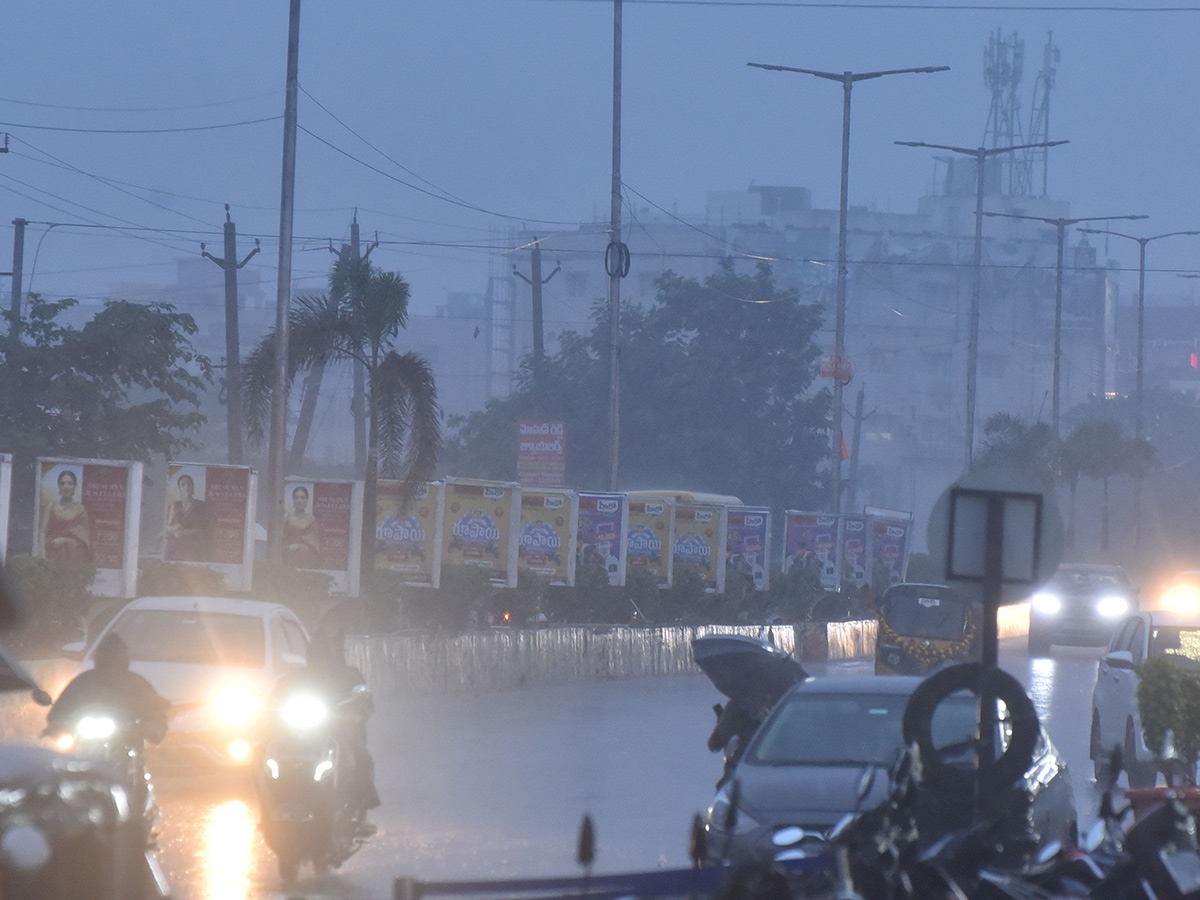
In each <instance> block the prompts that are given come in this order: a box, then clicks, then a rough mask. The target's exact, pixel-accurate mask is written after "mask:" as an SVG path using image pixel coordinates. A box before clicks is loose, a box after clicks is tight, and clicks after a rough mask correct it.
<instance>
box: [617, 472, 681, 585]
mask: <svg viewBox="0 0 1200 900" xmlns="http://www.w3.org/2000/svg"><path fill="white" fill-rule="evenodd" d="M673 506H674V501H672V500H669V499H666V498H663V497H655V498H653V499H649V498H647V499H638V498H637V496H636V495H634V496H631V497H630V498H629V527H628V529H627V531H626V532H625V566H626V571H633V570H636V569H641V570H643V571H645V572H649V573H650V574H651V575H652V576H653V577H654V580H655V582H656V583H657V584H658V586H659V587H660V588H669V587H670V586H671V541H672V540H673V539H674V537H675V517H674V515H673V509H672V507H673Z"/></svg>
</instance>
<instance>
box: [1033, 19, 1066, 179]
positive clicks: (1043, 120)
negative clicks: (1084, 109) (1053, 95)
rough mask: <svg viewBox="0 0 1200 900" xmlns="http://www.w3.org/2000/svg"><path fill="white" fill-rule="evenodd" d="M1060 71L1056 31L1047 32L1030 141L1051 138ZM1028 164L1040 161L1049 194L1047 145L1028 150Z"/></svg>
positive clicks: (1034, 85)
mask: <svg viewBox="0 0 1200 900" xmlns="http://www.w3.org/2000/svg"><path fill="white" fill-rule="evenodd" d="M1057 71H1058V48H1057V47H1055V46H1054V32H1053V31H1051V32H1047V35H1046V47H1045V49H1043V50H1042V70H1041V71H1040V72H1038V75H1037V80H1036V81H1034V83H1033V108H1032V109H1031V110H1030V113H1029V141H1030V143H1043V142H1046V141H1049V140H1050V92H1051V91H1052V90H1053V89H1054V76H1055V74H1056V73H1057ZM1027 157H1028V159H1027V162H1026V165H1028V166H1029V168H1030V169H1031V170H1032V169H1033V166H1034V165H1035V164H1038V163H1040V164H1041V165H1040V168H1041V170H1042V194H1041V196H1043V197H1045V196H1048V190H1047V188H1048V184H1049V174H1050V155H1049V154H1048V153H1047V152H1046V148H1045V147H1038V148H1035V149H1032V150H1029V151H1027Z"/></svg>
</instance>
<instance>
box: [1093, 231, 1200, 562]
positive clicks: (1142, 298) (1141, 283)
mask: <svg viewBox="0 0 1200 900" xmlns="http://www.w3.org/2000/svg"><path fill="white" fill-rule="evenodd" d="M1079 230H1080V231H1082V232H1085V233H1087V234H1104V235H1109V234H1111V235H1113V236H1114V237H1122V238H1126V239H1127V240H1131V241H1136V242H1137V245H1138V304H1137V375H1136V379H1135V383H1134V384H1135V386H1134V392H1135V393H1134V399H1133V434H1134V437H1136V438H1137V439H1138V440H1141V438H1142V373H1143V372H1144V370H1145V368H1144V361H1143V358H1142V353H1143V350H1144V347H1145V331H1146V245H1147V244H1149V243H1150V242H1151V241H1157V240H1160V239H1161V238H1168V237H1178V236H1180V235H1197V234H1200V231H1168V232H1167V233H1165V234H1154V235H1151V236H1150V237H1136V236H1134V235H1132V234H1122V233H1121V232H1119V231H1101V230H1100V229H1099V228H1080V229H1079ZM1134 493H1135V495H1136V496H1135V497H1134V506H1133V522H1134V524H1133V546H1134V549H1135V550H1140V549H1141V546H1142V479H1141V476H1140V475H1139V476H1138V478H1136V479H1135V480H1134Z"/></svg>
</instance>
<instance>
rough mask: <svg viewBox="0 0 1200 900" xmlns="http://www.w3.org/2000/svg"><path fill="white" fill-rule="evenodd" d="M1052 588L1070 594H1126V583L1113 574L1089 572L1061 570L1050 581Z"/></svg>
mask: <svg viewBox="0 0 1200 900" xmlns="http://www.w3.org/2000/svg"><path fill="white" fill-rule="evenodd" d="M1050 586H1051V588H1054V589H1056V590H1060V591H1066V592H1067V593H1070V594H1091V593H1099V592H1100V591H1113V592H1122V593H1123V592H1124V591H1125V583H1124V581H1122V579H1121V578H1120V576H1119V575H1117V574H1115V573H1111V572H1087V571H1079V570H1072V569H1066V570H1063V569H1060V570H1059V571H1057V572H1055V573H1054V578H1053V579H1051V581H1050Z"/></svg>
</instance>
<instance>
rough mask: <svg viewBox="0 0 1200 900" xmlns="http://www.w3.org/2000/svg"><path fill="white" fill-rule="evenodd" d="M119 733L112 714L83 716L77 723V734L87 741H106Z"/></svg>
mask: <svg viewBox="0 0 1200 900" xmlns="http://www.w3.org/2000/svg"><path fill="white" fill-rule="evenodd" d="M116 733H117V722H116V720H115V719H114V718H113V717H112V716H81V717H80V719H79V721H78V722H76V723H75V734H77V735H78V736H79V738H80V739H81V740H85V741H106V740H108V739H109V738H110V737H112V736H113V735H114V734H116Z"/></svg>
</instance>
